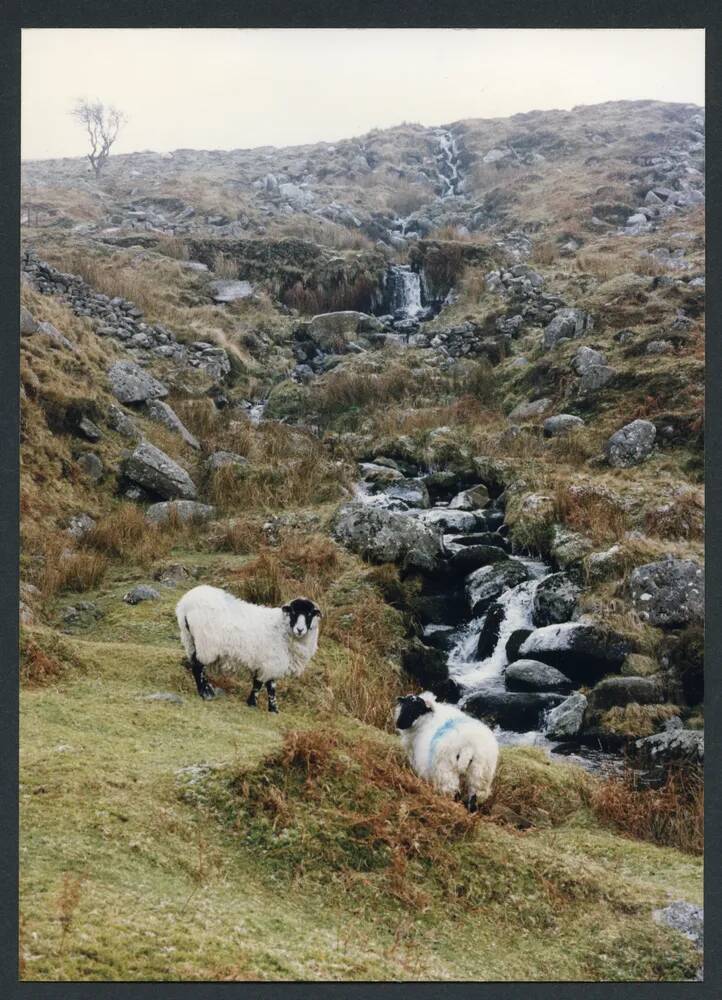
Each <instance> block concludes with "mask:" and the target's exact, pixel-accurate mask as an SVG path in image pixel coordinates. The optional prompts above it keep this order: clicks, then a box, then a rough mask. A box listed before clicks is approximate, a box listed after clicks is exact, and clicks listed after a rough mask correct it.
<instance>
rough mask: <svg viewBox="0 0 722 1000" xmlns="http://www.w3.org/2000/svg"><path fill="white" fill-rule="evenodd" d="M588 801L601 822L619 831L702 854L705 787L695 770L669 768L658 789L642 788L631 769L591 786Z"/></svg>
mask: <svg viewBox="0 0 722 1000" xmlns="http://www.w3.org/2000/svg"><path fill="white" fill-rule="evenodd" d="M589 803H590V806H591V809H592V812H593V813H594V815H595V816H596V817H597V819H598V820H600V822H602V823H605V824H608V825H609V826H612V827H614V828H615V829H616V830H618V831H619V832H620V833H623V834H626V835H627V836H630V837H637V838H639V839H640V840H649V841H651V842H652V843H654V844H663V845H666V846H669V847H676V848H678V849H679V850H680V851H686V852H687V853H689V854H701V853H702V850H703V846H704V788H703V780H702V774H701V772H700V771H698V770H696V769H677V770H671V771H670V772H669V774H668V776H667V778H666V781H665V783H664V784H663V785H662V787H661V788H645V787H642V786H641V785H640V782H639V779H638V777H637V776H635V772H634V771H630V772H628V773H627V774H625V775H624V776H622V777H620V778H609V779H607V780H606V781H604V782H601V783H599V784H597V785H594V786H592V788H591V790H590V792H589Z"/></svg>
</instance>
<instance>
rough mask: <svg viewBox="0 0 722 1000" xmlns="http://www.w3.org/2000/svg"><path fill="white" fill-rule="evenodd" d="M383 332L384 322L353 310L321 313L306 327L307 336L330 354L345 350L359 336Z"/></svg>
mask: <svg viewBox="0 0 722 1000" xmlns="http://www.w3.org/2000/svg"><path fill="white" fill-rule="evenodd" d="M382 332H383V324H382V323H381V322H380V321H379V320H377V319H376V317H375V316H369V315H367V313H362V312H353V311H352V310H346V311H344V312H332V313H319V314H318V315H317V316H314V317H313V318H312V319H311V320H310V322H309V324H308V327H307V328H306V334H307V336H308V337H309V338H310V339H311V340H312V341H313V342H314V343H315V344H317V345H318V347H320V348H321V350H322V351H326V352H328V353H330V354H338V353H341V352H343V351H345V350H346V349H347V347H348V345H349V344H350V343H352V342H353V341H355V340H356V338H357V337H363V336H364V335H365V334H367V333H382Z"/></svg>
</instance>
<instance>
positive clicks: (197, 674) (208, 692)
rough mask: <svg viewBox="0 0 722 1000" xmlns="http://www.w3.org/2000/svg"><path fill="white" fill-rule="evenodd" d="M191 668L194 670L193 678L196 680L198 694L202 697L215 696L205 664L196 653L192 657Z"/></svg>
mask: <svg viewBox="0 0 722 1000" xmlns="http://www.w3.org/2000/svg"><path fill="white" fill-rule="evenodd" d="M191 670H192V671H193V679H194V680H195V682H196V687H197V688H198V694H199V695H200V696H201V698H204V699H206V700H207V699H209V698H214V697H215V694H216V693H215V691H214V690H213V688H212V687H211V685H210V684H209V683H208V678H207V677H206V671H205V667H204V666H203V664H202V663H201V662H200V660H199V659H198V657H197V656H196V654H195V653H194V654H193V656H192V657H191Z"/></svg>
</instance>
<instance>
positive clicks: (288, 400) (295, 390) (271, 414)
mask: <svg viewBox="0 0 722 1000" xmlns="http://www.w3.org/2000/svg"><path fill="white" fill-rule="evenodd" d="M310 397H311V394H310V392H309V390H308V388H307V387H306V386H305V385H299V383H298V382H292V381H291V379H286V380H285V381H284V382H279V383H278V385H276V386H274V387H273V389H271V392H270V394H269V396H268V404H267V406H266V416H267V417H268V418H269V419H271V420H283V419H286V420H300V419H302V418H303V417H304V416H306V414H307V412H308V407H309V400H310Z"/></svg>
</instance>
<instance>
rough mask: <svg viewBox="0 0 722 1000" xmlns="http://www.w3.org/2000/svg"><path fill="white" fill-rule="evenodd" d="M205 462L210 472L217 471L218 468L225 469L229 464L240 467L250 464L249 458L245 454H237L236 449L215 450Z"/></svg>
mask: <svg viewBox="0 0 722 1000" xmlns="http://www.w3.org/2000/svg"><path fill="white" fill-rule="evenodd" d="M203 464H204V465H205V468H206V470H207V471H208V472H215V471H216V470H217V469H225V468H226V466H228V465H233V466H235V467H236V468H239V469H240V468H242V467H243V466H244V465H248V459H247V458H244V457H243V455H237V454H236V453H235V452H234V451H214V452H213V454H212V455H209V456H208V458H207V459H206V460H205V462H204V463H203Z"/></svg>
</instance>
